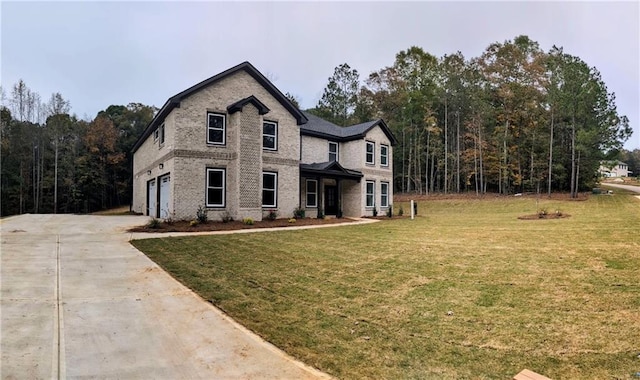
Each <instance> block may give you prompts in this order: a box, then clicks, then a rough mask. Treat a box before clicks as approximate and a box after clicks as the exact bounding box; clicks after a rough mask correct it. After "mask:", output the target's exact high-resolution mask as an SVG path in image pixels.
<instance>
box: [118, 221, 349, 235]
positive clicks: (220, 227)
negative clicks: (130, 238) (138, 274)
mask: <svg viewBox="0 0 640 380" xmlns="http://www.w3.org/2000/svg"><path fill="white" fill-rule="evenodd" d="M348 222H353V219H349V218H331V219H317V218H302V219H296V222H295V223H289V219H276V220H263V221H260V222H254V223H253V224H252V225H247V224H244V223H242V221H239V220H234V221H231V222H227V223H223V222H211V221H210V222H206V223H199V224H196V225H195V226H192V225H191V224H190V221H188V220H178V221H174V222H171V223H165V222H161V223H160V225H159V226H158V228H150V227H148V226H138V227H133V228H130V229H129V230H128V231H129V232H202V231H233V230H246V229H252V228H273V227H296V226H316V225H323V224H339V223H348Z"/></svg>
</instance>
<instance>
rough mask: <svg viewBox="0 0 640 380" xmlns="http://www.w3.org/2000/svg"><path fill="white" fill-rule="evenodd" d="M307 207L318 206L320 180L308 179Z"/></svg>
mask: <svg viewBox="0 0 640 380" xmlns="http://www.w3.org/2000/svg"><path fill="white" fill-rule="evenodd" d="M306 204H307V207H318V181H316V180H315V179H308V180H307V203H306Z"/></svg>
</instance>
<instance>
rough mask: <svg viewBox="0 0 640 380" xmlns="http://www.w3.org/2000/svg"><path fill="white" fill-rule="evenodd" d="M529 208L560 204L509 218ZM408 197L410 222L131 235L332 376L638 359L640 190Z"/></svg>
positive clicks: (578, 375)
mask: <svg viewBox="0 0 640 380" xmlns="http://www.w3.org/2000/svg"><path fill="white" fill-rule="evenodd" d="M395 206H396V207H397V206H399V204H397V205H395ZM540 208H546V209H547V210H553V211H555V210H560V211H561V212H563V213H567V214H569V215H571V217H569V218H563V219H554V220H546V219H541V220H519V219H518V217H519V216H522V215H531V214H535V213H536V212H537V211H538V210H539V209H540ZM404 209H405V212H406V210H408V209H409V207H408V205H407V204H404ZM418 210H419V212H420V215H419V217H418V218H417V219H416V220H413V221H412V220H409V219H399V220H389V221H381V222H379V223H374V224H369V225H361V226H342V227H335V228H324V229H317V230H300V231H281V232H272V233H257V234H235V235H217V236H201V237H179V238H162V239H149V240H138V241H134V242H133V244H134V245H135V246H136V247H137V248H139V249H140V250H142V251H144V252H145V253H146V254H147V255H148V256H149V257H150V258H152V259H153V260H154V261H156V262H157V263H158V264H159V265H161V266H162V267H163V268H165V269H166V270H167V271H168V272H169V273H171V274H172V275H173V276H174V277H176V278H177V279H178V280H180V281H181V282H183V283H184V284H186V285H187V286H189V287H190V288H192V289H194V290H195V291H196V292H197V293H199V294H200V295H201V296H202V297H203V298H205V299H206V300H209V301H211V302H212V303H213V304H215V305H216V306H218V307H219V308H221V309H222V310H224V311H225V312H226V313H228V314H229V315H231V316H232V317H233V318H234V319H236V320H237V321H239V322H240V323H242V324H243V325H245V326H247V327H248V328H250V329H251V330H253V331H255V332H257V333H258V334H259V335H261V336H262V337H264V338H265V339H266V340H268V341H270V342H272V343H273V344H275V345H276V346H278V347H280V348H282V349H283V350H285V351H286V352H288V353H289V354H291V355H293V356H295V357H297V358H299V359H300V360H302V361H303V362H305V363H307V364H310V365H313V366H315V367H317V368H319V369H321V370H322V371H325V372H328V373H330V374H331V375H334V376H336V377H338V378H341V379H365V378H368V379H384V378H386V379H460V378H473V379H507V378H511V377H513V375H515V374H516V373H518V372H520V371H521V370H522V369H524V368H528V369H531V370H533V371H536V372H539V373H542V374H544V375H546V376H548V377H551V378H553V379H569V378H574V379H614V378H619V379H627V378H631V377H632V376H634V374H635V373H636V372H640V357H639V356H638V355H639V354H640V201H638V199H636V198H635V197H632V196H628V195H623V194H619V193H618V192H616V194H615V195H614V196H607V195H601V196H592V197H591V198H590V199H589V200H587V201H580V202H575V201H573V202H571V201H560V200H551V201H545V200H544V198H542V200H541V203H540V205H538V206H536V203H535V200H534V199H532V198H522V197H511V198H492V197H488V198H487V199H484V200H475V199H442V200H427V201H423V202H420V204H419V207H418ZM212 328H215V326H212Z"/></svg>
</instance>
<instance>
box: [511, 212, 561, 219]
mask: <svg viewBox="0 0 640 380" xmlns="http://www.w3.org/2000/svg"><path fill="white" fill-rule="evenodd" d="M570 216H571V215H569V214H565V213H559V214H556V213H550V214H533V215H524V216H519V217H518V219H520V220H547V219H564V218H568V217H570Z"/></svg>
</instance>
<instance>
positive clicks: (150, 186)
mask: <svg viewBox="0 0 640 380" xmlns="http://www.w3.org/2000/svg"><path fill="white" fill-rule="evenodd" d="M156 189H157V187H156V180H155V179H152V180H151V181H149V182H147V200H148V203H149V205H148V207H147V215H149V216H152V217H154V218H157V217H158V214H157V213H156V210H157V203H156V201H157V199H158V198H157V197H158V193H157V190H156Z"/></svg>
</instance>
